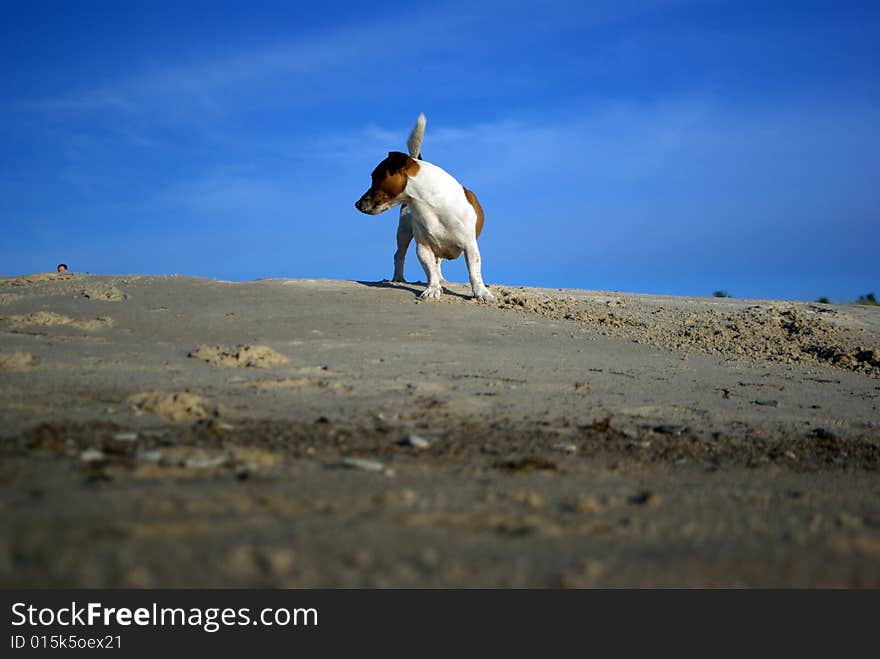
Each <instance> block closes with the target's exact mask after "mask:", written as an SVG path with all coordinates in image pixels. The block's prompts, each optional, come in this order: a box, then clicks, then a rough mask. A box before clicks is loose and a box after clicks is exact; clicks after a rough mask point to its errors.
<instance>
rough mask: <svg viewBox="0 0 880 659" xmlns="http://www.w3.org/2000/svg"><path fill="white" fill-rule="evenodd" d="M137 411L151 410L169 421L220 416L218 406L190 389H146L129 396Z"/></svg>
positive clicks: (129, 400)
mask: <svg viewBox="0 0 880 659" xmlns="http://www.w3.org/2000/svg"><path fill="white" fill-rule="evenodd" d="M128 402H129V403H131V404H132V407H134V410H135V412H136V413H144V412H151V413H153V414H156V415H158V416H161V417H162V418H163V419H168V420H169V421H188V420H191V419H204V418H207V417H212V416H219V414H220V412H219V410H218V409H217V407H216V406H213V405H211V404H210V403H208V401H206V400H205V399H204V398H202V397H201V396H196V395H195V394H191V393H189V392H188V391H179V392H176V393H170V394H166V393H162V392H158V391H145V392H142V393H139V394H133V395H132V396H129V397H128Z"/></svg>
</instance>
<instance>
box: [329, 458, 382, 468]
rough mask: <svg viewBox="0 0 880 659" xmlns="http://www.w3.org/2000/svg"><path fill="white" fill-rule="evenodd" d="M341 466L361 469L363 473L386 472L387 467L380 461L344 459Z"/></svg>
mask: <svg viewBox="0 0 880 659" xmlns="http://www.w3.org/2000/svg"><path fill="white" fill-rule="evenodd" d="M339 464H340V465H341V466H343V467H346V468H348V469H360V470H361V471H385V465H384V464H382V463H381V462H379V461H378V460H368V459H366V458H342V460H341V461H340V462H339Z"/></svg>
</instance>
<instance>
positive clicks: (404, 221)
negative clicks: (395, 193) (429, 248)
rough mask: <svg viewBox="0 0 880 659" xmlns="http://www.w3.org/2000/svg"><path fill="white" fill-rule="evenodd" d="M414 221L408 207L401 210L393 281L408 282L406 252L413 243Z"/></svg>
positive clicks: (402, 207)
mask: <svg viewBox="0 0 880 659" xmlns="http://www.w3.org/2000/svg"><path fill="white" fill-rule="evenodd" d="M412 238H413V232H412V221H411V220H410V210H409V207H408V206H401V208H400V222H398V223H397V251H396V252H394V277H393V278H392V279H391V281H406V280H405V279H404V278H403V263H404V261H405V260H406V250H408V249H409V243H410V241H412Z"/></svg>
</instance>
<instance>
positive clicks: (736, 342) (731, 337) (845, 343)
mask: <svg viewBox="0 0 880 659" xmlns="http://www.w3.org/2000/svg"><path fill="white" fill-rule="evenodd" d="M496 290H497V291H498V293H499V296H498V306H499V307H500V308H502V309H509V310H515V311H525V312H528V313H532V314H535V315H538V316H541V317H544V318H553V319H556V320H573V321H576V322H579V323H582V324H584V325H589V326H592V327H595V328H597V329H599V330H600V331H602V332H605V333H608V334H612V335H617V336H626V337H628V338H631V339H633V340H635V341H637V342H640V343H642V342H644V343H648V344H650V345H654V346H656V347H658V348H663V349H666V350H680V351H684V352H688V351H689V350H699V351H701V352H706V353H709V354H716V355H719V356H721V357H724V358H727V359H737V358H740V359H748V360H753V361H760V360H769V361H774V362H782V363H795V362H813V363H825V364H829V365H832V366H836V367H839V368H845V369H847V370H852V371H859V372H862V373H866V374H868V375H873V376H875V377H880V348H877V347H871V346H864V345H862V343H861V342H860V337H859V336H858V335H857V334H856V333H855V332H853V331H852V330H846V329H844V328H842V327H840V326H838V325H835V324H833V323H830V322H828V321H827V320H824V319H823V318H820V317H819V312H818V311H815V310H811V309H810V308H809V307H807V308H804V309H798V308H795V307H794V306H791V307H789V308H779V307H775V306H751V307H746V308H744V309H739V310H733V311H726V310H714V309H711V310H706V311H698V312H693V311H685V310H681V309H672V308H666V307H662V306H658V307H655V308H654V309H651V310H650V311H648V312H647V313H646V312H645V310H644V309H642V310H641V313H639V312H638V311H631V310H630V309H628V308H627V305H626V303H625V302H624V301H623V300H620V299H614V300H607V301H605V302H592V301H587V300H582V299H576V298H565V297H562V298H556V297H547V296H539V295H535V294H532V293H526V292H514V291H511V290H508V289H505V288H501V287H496ZM822 311H823V312H825V313H827V311H825V310H822Z"/></svg>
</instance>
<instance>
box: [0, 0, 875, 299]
mask: <svg viewBox="0 0 880 659" xmlns="http://www.w3.org/2000/svg"><path fill="white" fill-rule="evenodd" d="M0 8H2V20H0V144H2V145H3V148H2V150H0V227H2V233H0V236H2V238H0V273H2V274H7V275H8V274H20V273H28V272H38V271H47V270H54V267H55V265H56V264H57V263H59V262H61V261H64V262H67V263H68V264H69V265H70V267H71V269H72V270H73V271H75V272H91V273H95V274H123V273H125V274H127V273H149V274H170V273H180V274H189V275H198V276H206V277H217V278H221V279H229V280H245V279H255V278H259V277H307V278H316V277H331V278H343V279H361V280H373V281H375V280H378V279H381V278H383V277H390V276H391V270H392V262H391V255H392V253H393V250H394V232H395V228H396V224H397V211H396V210H393V211H390V212H388V213H385V214H383V215H380V216H378V217H369V216H366V215H362V214H360V213H358V212H357V211H356V210H355V208H354V205H353V204H354V201H355V200H356V199H357V198H358V197H359V196H360V195H361V194H362V192H363V191H364V190H365V189H366V187H367V186H368V184H369V173H370V171H371V170H372V168H373V167H374V166H375V165H376V163H377V162H378V161H379V160H381V159H382V158H383V157H384V156H385V154H386V153H387V152H388V151H389V150H404V148H405V139H406V136H407V134H408V132H409V129H410V127H411V126H412V124H413V122H414V120H415V117H416V116H417V114H418V113H419V112H420V111H423V112H425V114H426V115H427V117H428V128H427V135H426V138H425V144H424V147H423V154H424V157H425V158H426V159H427V160H430V161H433V162H436V163H437V164H440V165H441V166H442V167H444V168H445V169H447V170H448V171H450V172H451V173H453V174H454V175H455V176H456V177H457V178H458V179H459V180H460V181H462V183H464V184H465V185H467V186H468V187H469V188H471V189H473V190H475V191H476V192H477V194H478V195H479V197H480V200H481V202H482V204H483V206H484V208H485V209H486V214H487V219H486V228H485V231H484V234H483V236H482V237H481V240H480V246H481V251H482V253H483V261H484V264H483V274H484V277H485V278H486V280H487V282H488V283H490V284H491V283H505V284H523V285H534V286H550V287H576V288H588V289H605V290H619V291H630V292H648V293H671V294H682V295H710V294H711V293H712V292H713V291H715V290H718V289H723V290H726V291H728V292H729V293H731V294H732V295H734V296H736V297H769V298H792V299H815V298H817V297H818V296H822V295H824V296H828V297H830V298H832V299H833V300H835V301H843V300H852V299H855V298H856V297H857V296H858V295H859V294H863V293H866V292H868V291H875V290H876V291H878V292H880V258H878V256H877V252H878V249H877V248H878V245H880V79H878V62H880V4H878V3H876V2H864V3H858V2H810V1H800V2H795V3H792V2H749V1H736V2H722V1H711V0H704V1H693V2H689V1H687V0H666V1H661V0H639V1H628V0H616V1H613V2H605V1H600V2H590V1H584V2H557V1H555V0H544V1H541V2H521V3H518V2H480V1H479V0H472V1H470V2H442V1H441V2H432V3H425V4H421V3H415V2H409V3H362V2H335V1H333V0H328V1H325V2H323V3H320V4H318V3H292V2H259V1H257V0H251V1H249V2H234V3H232V2H223V1H222V0H215V1H214V2H202V3H191V2H183V1H181V0H175V1H174V2H164V1H160V0H154V1H152V2H137V3H135V2H130V3H125V2H88V1H79V2H8V1H6V0H0ZM444 270H445V273H446V275H447V277H449V278H450V279H453V280H456V281H465V280H466V278H467V275H466V269H465V266H464V263H463V259H459V260H458V261H456V262H453V263H449V264H447V265H446V267H445V268H444ZM407 277H408V278H409V279H423V274H422V272H421V269H420V267H419V265H418V261H417V259H416V257H415V253H414V249H413V248H411V251H410V253H409V255H408V259H407Z"/></svg>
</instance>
